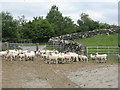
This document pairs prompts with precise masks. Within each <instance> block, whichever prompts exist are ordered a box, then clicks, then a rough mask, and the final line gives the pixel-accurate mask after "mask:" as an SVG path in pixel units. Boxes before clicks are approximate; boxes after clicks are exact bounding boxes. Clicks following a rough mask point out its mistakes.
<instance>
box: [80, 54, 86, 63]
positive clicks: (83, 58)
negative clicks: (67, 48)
mask: <svg viewBox="0 0 120 90" xmlns="http://www.w3.org/2000/svg"><path fill="white" fill-rule="evenodd" d="M78 57H79V59H80V60H81V61H87V62H88V58H87V56H85V55H78Z"/></svg>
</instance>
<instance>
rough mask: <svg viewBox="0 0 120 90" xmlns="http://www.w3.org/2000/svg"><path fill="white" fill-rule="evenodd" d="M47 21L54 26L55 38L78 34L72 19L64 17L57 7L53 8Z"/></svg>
mask: <svg viewBox="0 0 120 90" xmlns="http://www.w3.org/2000/svg"><path fill="white" fill-rule="evenodd" d="M46 19H47V20H48V21H49V22H50V23H51V24H53V27H54V31H55V36H58V35H63V34H67V33H73V32H76V27H75V25H74V24H73V23H74V22H73V21H72V19H70V18H69V17H63V16H62V13H61V12H60V11H58V7H57V6H56V5H53V6H52V7H51V9H50V11H49V13H48V14H47V16H46Z"/></svg>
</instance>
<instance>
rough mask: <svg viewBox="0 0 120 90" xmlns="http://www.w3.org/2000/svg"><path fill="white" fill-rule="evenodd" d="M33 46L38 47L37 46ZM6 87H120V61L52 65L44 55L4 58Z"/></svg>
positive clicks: (3, 77)
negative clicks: (119, 78) (30, 57)
mask: <svg viewBox="0 0 120 90" xmlns="http://www.w3.org/2000/svg"><path fill="white" fill-rule="evenodd" d="M28 47H29V46H28ZM28 47H26V48H28ZM42 47H43V46H42ZM29 48H30V47H29ZM29 48H28V49H29ZM32 48H34V49H35V47H34V46H32ZM24 49H25V48H24ZM42 49H43V48H42ZM30 50H31V49H30ZM116 59H117V58H116ZM116 59H115V58H114V60H116ZM116 61H117V60H116ZM2 87H3V88H117V87H118V63H117V62H107V63H96V62H94V61H93V60H90V61H88V62H86V61H85V62H84V61H78V62H69V63H63V64H53V63H51V64H48V63H45V61H44V60H43V58H41V57H40V56H38V57H37V56H36V57H35V58H34V60H33V61H31V60H28V61H20V60H19V59H17V60H15V61H14V60H13V61H8V60H6V59H2Z"/></svg>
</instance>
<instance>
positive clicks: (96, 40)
mask: <svg viewBox="0 0 120 90" xmlns="http://www.w3.org/2000/svg"><path fill="white" fill-rule="evenodd" d="M75 42H78V43H80V44H83V45H86V46H118V34H114V35H98V36H95V37H91V38H85V39H79V40H75Z"/></svg>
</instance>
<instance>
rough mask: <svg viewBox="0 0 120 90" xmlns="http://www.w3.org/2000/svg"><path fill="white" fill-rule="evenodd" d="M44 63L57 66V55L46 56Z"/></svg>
mask: <svg viewBox="0 0 120 90" xmlns="http://www.w3.org/2000/svg"><path fill="white" fill-rule="evenodd" d="M46 63H49V64H51V63H56V64H58V54H54V55H48V56H47V59H46Z"/></svg>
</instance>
